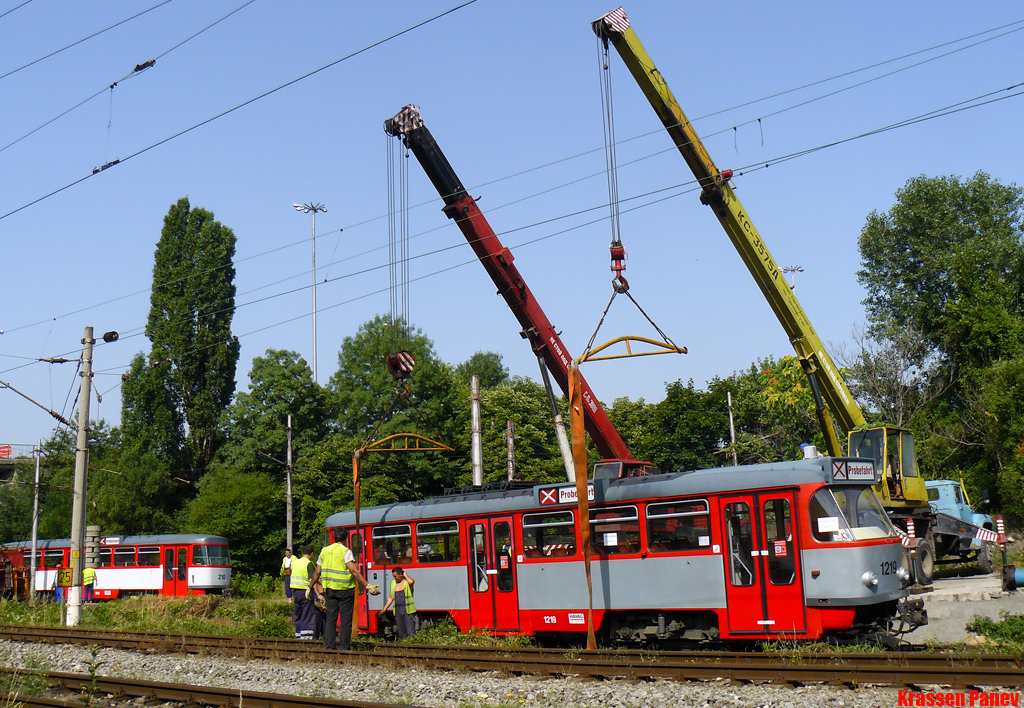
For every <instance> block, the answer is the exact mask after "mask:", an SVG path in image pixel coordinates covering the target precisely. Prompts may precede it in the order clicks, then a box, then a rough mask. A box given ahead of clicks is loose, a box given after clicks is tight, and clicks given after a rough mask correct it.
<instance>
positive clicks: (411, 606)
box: [391, 580, 416, 615]
mask: <svg viewBox="0 0 1024 708" xmlns="http://www.w3.org/2000/svg"><path fill="white" fill-rule="evenodd" d="M397 586H398V583H396V582H395V581H394V580H392V581H391V597H394V596H395V587H397ZM397 607H398V603H397V602H396V603H395V608H396V611H397ZM405 612H406V614H410V615H411V614H413V613H414V612H416V601H415V600H413V599H412V585H410V584H409V581H408V580H406V581H405Z"/></svg>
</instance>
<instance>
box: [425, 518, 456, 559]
mask: <svg viewBox="0 0 1024 708" xmlns="http://www.w3.org/2000/svg"><path fill="white" fill-rule="evenodd" d="M416 558H417V559H418V560H419V562H420V563H449V562H451V561H457V560H458V559H459V523H458V522H457V521H430V522H424V523H422V524H416Z"/></svg>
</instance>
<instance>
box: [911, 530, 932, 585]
mask: <svg viewBox="0 0 1024 708" xmlns="http://www.w3.org/2000/svg"><path fill="white" fill-rule="evenodd" d="M934 578H935V541H933V540H932V537H931V535H928V536H927V537H925V538H922V539H921V542H920V543H918V544H917V558H916V559H915V560H914V580H916V581H917V584H918V585H931V584H932V580H933V579H934Z"/></svg>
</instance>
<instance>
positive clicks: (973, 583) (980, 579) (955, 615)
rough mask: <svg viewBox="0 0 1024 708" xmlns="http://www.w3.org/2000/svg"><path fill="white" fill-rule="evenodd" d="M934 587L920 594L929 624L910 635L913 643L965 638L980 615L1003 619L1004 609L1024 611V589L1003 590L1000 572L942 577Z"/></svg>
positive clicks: (954, 640)
mask: <svg viewBox="0 0 1024 708" xmlns="http://www.w3.org/2000/svg"><path fill="white" fill-rule="evenodd" d="M933 588H934V589H933V590H932V592H929V593H925V594H924V595H921V596H920V597H923V598H924V606H925V609H927V610H928V624H927V626H924V627H919V628H918V629H916V630H914V631H913V632H912V633H911V634H909V635H907V639H908V641H910V642H911V643H913V644H925V643H941V644H949V643H954V642H962V641H964V640H965V639H967V638H968V637H970V636H971V635H970V633H969V632H968V631H967V630H966V629H964V627H965V625H966V624H967V623H968V622H969V621H970V620H971V619H973V618H974V617H976V616H979V615H980V616H982V617H991V618H992V619H999V615H1000V613H1001V612H1008V613H1010V614H1024V590H1016V591H1014V592H1011V593H1006V592H1003V591H1002V590H1001V589H1000V581H999V577H998V576H996V575H976V576H973V577H968V578H940V579H938V580H936V581H935V583H934V585H933Z"/></svg>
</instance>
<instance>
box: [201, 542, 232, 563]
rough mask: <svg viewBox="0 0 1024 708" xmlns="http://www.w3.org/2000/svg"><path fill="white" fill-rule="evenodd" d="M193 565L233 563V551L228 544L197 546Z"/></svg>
mask: <svg viewBox="0 0 1024 708" xmlns="http://www.w3.org/2000/svg"><path fill="white" fill-rule="evenodd" d="M192 565H231V552H230V551H228V547H227V546H196V547H195V548H194V549H192Z"/></svg>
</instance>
